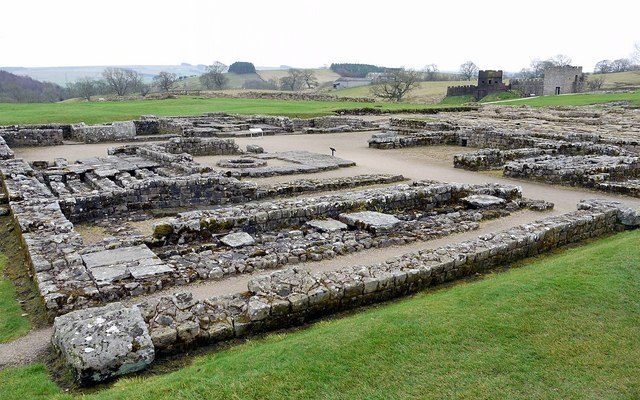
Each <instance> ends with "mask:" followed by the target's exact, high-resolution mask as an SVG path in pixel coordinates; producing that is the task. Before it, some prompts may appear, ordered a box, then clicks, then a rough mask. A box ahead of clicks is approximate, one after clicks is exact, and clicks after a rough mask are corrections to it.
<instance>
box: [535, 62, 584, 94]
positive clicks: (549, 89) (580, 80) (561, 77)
mask: <svg viewBox="0 0 640 400" xmlns="http://www.w3.org/2000/svg"><path fill="white" fill-rule="evenodd" d="M543 82H544V83H543V92H542V94H543V95H544V96H551V95H554V94H567V93H579V92H581V91H582V87H583V85H584V75H583V74H582V67H572V66H565V67H551V68H547V69H545V70H544V78H543ZM556 88H560V93H557V92H556Z"/></svg>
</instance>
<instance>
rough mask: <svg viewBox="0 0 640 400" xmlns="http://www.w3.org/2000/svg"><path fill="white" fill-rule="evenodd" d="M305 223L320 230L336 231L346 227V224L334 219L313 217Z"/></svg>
mask: <svg viewBox="0 0 640 400" xmlns="http://www.w3.org/2000/svg"><path fill="white" fill-rule="evenodd" d="M307 225H309V226H311V227H313V228H316V229H317V230H319V231H321V232H336V231H342V230H345V229H347V228H348V226H347V224H344V223H342V222H340V221H336V220H335V219H331V218H328V219H313V220H311V221H307Z"/></svg>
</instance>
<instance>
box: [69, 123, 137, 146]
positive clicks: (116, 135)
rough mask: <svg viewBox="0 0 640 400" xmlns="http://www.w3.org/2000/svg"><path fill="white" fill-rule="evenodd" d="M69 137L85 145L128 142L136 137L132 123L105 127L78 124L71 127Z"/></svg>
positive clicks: (112, 124) (111, 124)
mask: <svg viewBox="0 0 640 400" xmlns="http://www.w3.org/2000/svg"><path fill="white" fill-rule="evenodd" d="M71 137H72V138H73V139H75V140H77V141H79V142H85V143H98V142H121V141H130V140H132V139H134V138H135V137H136V127H135V124H134V123H133V121H123V122H112V123H110V124H105V125H86V124H84V123H80V124H75V125H71Z"/></svg>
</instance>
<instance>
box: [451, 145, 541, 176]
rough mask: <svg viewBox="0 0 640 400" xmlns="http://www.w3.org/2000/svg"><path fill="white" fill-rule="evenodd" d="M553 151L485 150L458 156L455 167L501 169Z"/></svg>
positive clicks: (534, 149)
mask: <svg viewBox="0 0 640 400" xmlns="http://www.w3.org/2000/svg"><path fill="white" fill-rule="evenodd" d="M551 152H552V151H549V150H543V149H536V148H524V149H515V150H498V149H485V150H480V151H476V152H474V153H467V154H457V155H455V156H454V157H453V166H454V167H455V168H462V169H466V170H470V171H484V170H490V169H501V168H502V167H503V166H504V164H505V163H507V162H508V161H512V160H516V159H519V158H528V157H535V156H539V155H541V154H550V153H551Z"/></svg>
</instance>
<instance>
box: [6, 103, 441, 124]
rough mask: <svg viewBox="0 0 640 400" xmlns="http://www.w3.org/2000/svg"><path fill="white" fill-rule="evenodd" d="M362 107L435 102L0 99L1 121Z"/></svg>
mask: <svg viewBox="0 0 640 400" xmlns="http://www.w3.org/2000/svg"><path fill="white" fill-rule="evenodd" d="M363 107H373V108H380V109H388V110H398V109H416V108H417V109H421V108H433V107H437V105H426V104H410V103H375V104H374V103H359V102H340V101H287V100H270V99H240V98H230V99H227V98H213V99H203V98H195V97H179V98H176V99H167V100H131V101H105V102H61V103H20V104H18V103H0V125H12V124H38V123H49V122H59V123H76V122H86V123H87V124H97V123H104V122H112V121H125V120H131V119H136V118H139V117H140V116H141V115H148V114H153V115H161V116H169V115H199V114H203V113H207V112H225V113H231V114H266V115H284V116H290V117H314V116H321V115H329V114H332V113H333V112H334V111H335V110H340V109H355V108H363Z"/></svg>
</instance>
